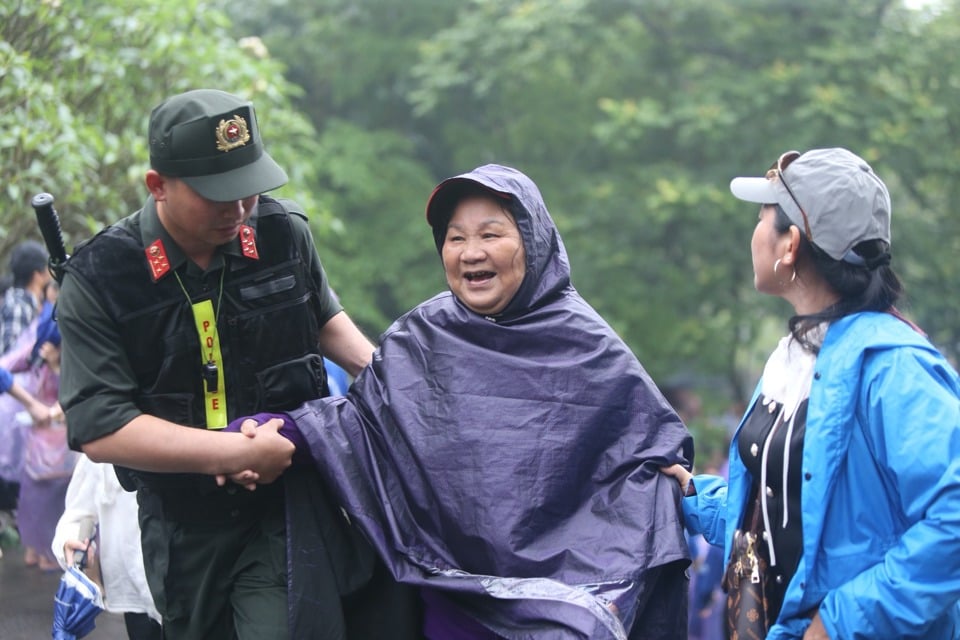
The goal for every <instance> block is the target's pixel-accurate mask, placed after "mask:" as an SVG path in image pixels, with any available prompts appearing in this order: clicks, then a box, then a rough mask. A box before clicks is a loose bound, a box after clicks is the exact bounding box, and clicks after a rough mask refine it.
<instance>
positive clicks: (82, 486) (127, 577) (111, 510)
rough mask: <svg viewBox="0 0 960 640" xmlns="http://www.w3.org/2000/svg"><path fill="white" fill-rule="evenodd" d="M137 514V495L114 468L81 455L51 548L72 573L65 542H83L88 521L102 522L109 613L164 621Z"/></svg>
mask: <svg viewBox="0 0 960 640" xmlns="http://www.w3.org/2000/svg"><path fill="white" fill-rule="evenodd" d="M137 510H138V507H137V494H136V493H132V492H129V491H124V489H123V487H121V486H120V481H119V480H117V474H116V472H115V471H114V468H113V465H110V464H99V463H96V462H92V461H91V460H90V459H89V458H88V457H87V456H85V455H81V456H80V457H79V460H78V461H77V466H76V468H75V469H74V471H73V476H72V477H71V478H70V484H69V486H68V487H67V498H66V501H65V509H64V512H63V515H62V516H60V521H59V522H57V530H56V532H55V533H54V536H53V544H52V545H51V547H52V549H53V554H54V555H55V556H56V558H57V562H59V563H60V566H61V567H63V568H64V570H66V568H67V566H68V563H67V560H66V558H65V557H64V554H63V543H64V542H66V541H67V540H71V539H76V540H82V537H81V535H80V528H81V526H82V525H83V524H84V523H85V522H86V523H89V522H91V521H92V522H93V524H99V526H100V531H99V543H98V545H97V553H99V556H100V575H101V577H102V579H103V599H104V605H105V606H106V609H107V611H110V612H113V613H124V612H133V613H146V614H147V615H149V616H150V617H151V618H153V619H154V620H157V621H160V614H159V613H158V612H157V609H156V607H155V606H154V604H153V597H152V596H151V595H150V589H149V587H148V586H147V577H146V574H145V573H144V569H143V551H142V550H141V548H140V524H139V520H138V517H137ZM71 560H72V559H71Z"/></svg>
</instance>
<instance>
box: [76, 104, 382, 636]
mask: <svg viewBox="0 0 960 640" xmlns="http://www.w3.org/2000/svg"><path fill="white" fill-rule="evenodd" d="M149 147H150V165H151V167H150V169H149V170H148V171H147V173H146V186H147V188H148V190H149V192H150V195H149V197H148V198H147V200H146V202H145V203H144V206H143V208H142V209H140V210H139V211H137V212H136V213H134V214H132V215H131V216H129V217H127V218H125V219H123V220H121V221H119V222H117V223H116V224H114V225H111V226H109V227H107V228H106V229H104V230H103V231H102V232H100V233H99V234H97V235H96V236H95V237H94V238H92V239H91V240H89V241H88V242H86V243H85V244H83V245H81V246H80V247H78V248H77V249H76V250H75V251H74V254H73V256H72V257H71V259H70V260H69V261H68V263H67V265H66V272H65V276H64V279H63V284H62V291H61V294H60V300H59V310H58V317H59V323H60V330H61V333H62V335H63V355H62V378H61V387H60V394H61V395H60V399H61V403H62V405H63V407H64V409H65V411H66V416H67V423H68V424H69V437H70V444H71V446H72V447H73V448H75V449H79V450H82V451H84V452H85V453H86V454H87V455H88V456H89V457H90V458H91V459H92V460H95V461H98V462H109V463H113V464H114V465H116V466H117V467H118V475H119V476H120V479H121V482H122V484H123V485H124V487H125V488H127V489H128V490H134V489H135V490H136V491H137V493H138V502H139V505H140V523H141V529H142V538H143V551H144V563H145V565H146V570H147V577H148V582H149V584H150V589H151V592H152V593H153V597H154V599H155V601H156V605H157V608H158V609H159V611H160V612H161V614H162V616H163V626H164V633H165V637H167V638H175V639H196V640H211V639H219V638H223V639H225V640H226V639H230V638H240V639H241V640H243V639H247V638H249V639H253V638H256V639H257V640H264V639H277V640H279V639H283V638H288V637H294V638H307V637H310V638H313V637H317V638H319V637H343V636H342V632H343V630H344V629H346V628H348V626H349V620H345V618H347V617H348V616H346V615H345V614H344V612H343V610H342V608H341V606H340V599H339V595H342V594H344V593H345V592H347V591H350V590H351V589H353V590H356V589H357V588H358V585H360V586H362V584H363V582H364V581H365V580H366V579H367V578H368V577H369V571H368V572H367V574H365V575H362V576H353V578H354V579H353V580H352V581H351V580H343V579H341V578H342V576H334V577H331V578H330V579H328V580H326V582H325V584H326V585H327V587H328V591H326V592H324V593H322V594H319V595H318V594H317V593H315V592H309V593H307V592H306V591H304V592H303V593H299V591H298V595H299V596H302V595H304V593H307V595H312V596H313V597H316V598H317V600H318V601H322V602H323V603H325V606H324V607H320V608H319V609H318V610H317V613H318V614H321V615H318V617H325V619H323V620H322V621H321V622H320V624H318V628H323V629H332V630H334V631H333V632H332V633H333V635H330V636H325V635H321V632H320V631H315V630H310V631H307V630H304V629H298V628H293V629H290V628H288V614H287V594H288V577H289V576H288V572H287V558H286V550H285V533H286V526H285V517H284V504H285V489H289V488H291V487H292V486H293V485H295V484H296V483H299V482H301V481H302V482H308V481H310V478H305V477H304V474H305V473H310V474H313V473H314V472H312V471H309V472H308V471H307V470H306V468H291V469H289V470H288V471H287V472H286V473H284V474H283V475H282V476H281V473H283V472H284V470H285V469H287V468H288V465H290V461H291V455H292V450H293V446H292V445H291V444H290V443H289V442H288V441H287V440H286V439H285V438H283V437H282V436H280V435H279V434H278V433H277V426H278V424H273V423H271V424H272V428H267V429H266V430H264V429H261V430H260V431H259V432H258V433H257V435H256V436H255V437H245V436H243V435H241V434H237V433H221V432H219V431H218V430H220V429H222V428H223V427H224V426H226V425H227V423H228V422H229V421H230V420H232V419H233V418H235V417H238V416H244V415H249V414H252V413H256V412H259V411H282V410H285V409H291V408H293V407H296V406H298V405H299V404H300V403H302V402H303V401H305V400H307V399H310V398H316V397H320V396H322V395H325V394H326V384H325V374H324V365H323V356H325V355H326V356H329V357H330V358H331V359H332V360H333V361H334V362H336V363H337V364H339V365H341V366H342V367H343V368H345V369H346V370H347V371H348V372H349V373H351V374H352V375H356V374H357V373H358V372H359V371H360V369H361V368H363V367H364V366H365V365H366V364H367V363H368V362H369V360H370V357H371V354H372V352H373V345H372V344H371V343H370V341H369V340H367V338H366V337H364V335H363V334H362V333H361V332H360V331H359V330H358V329H357V327H356V326H355V325H354V323H353V322H352V321H351V320H350V318H349V317H348V316H347V314H346V313H345V312H344V311H343V310H342V308H341V307H340V305H339V303H338V302H337V301H336V300H335V299H334V297H333V296H332V294H331V290H330V287H329V284H328V282H327V277H326V275H325V273H324V270H323V267H322V266H321V263H320V259H319V257H318V255H317V252H316V249H315V246H314V243H313V238H312V236H311V233H310V230H309V227H308V225H307V221H306V217H305V216H304V214H303V213H301V212H300V210H299V207H298V206H297V205H296V204H294V203H292V202H289V201H281V200H277V199H274V198H271V197H268V196H266V195H261V194H263V193H264V192H267V191H270V190H272V189H275V188H277V187H280V186H281V185H283V184H285V183H286V181H287V176H286V174H285V173H284V171H283V169H281V168H280V166H278V165H277V163H276V162H275V161H274V160H273V159H272V158H271V157H270V156H269V155H268V154H267V152H266V151H265V150H264V145H263V141H262V140H261V136H260V130H259V128H258V124H257V120H256V116H255V114H254V109H253V105H252V104H251V103H250V102H248V101H246V100H242V99H240V98H238V97H237V96H234V95H231V94H228V93H224V92H222V91H216V90H206V89H204V90H195V91H188V92H186V93H183V94H180V95H176V96H173V97H171V98H169V99H167V100H166V101H164V102H163V103H161V104H160V105H159V106H157V107H156V108H155V109H154V110H153V112H152V113H151V116H150V124H149ZM231 458H233V463H230V462H228V461H230V460H231ZM236 464H239V465H240V466H236ZM295 473H296V474H299V475H294V474H295ZM214 475H225V476H228V477H231V478H234V479H239V480H240V481H241V483H242V484H244V485H247V486H246V487H244V486H241V485H240V484H234V483H233V482H226V483H224V482H223V480H222V478H221V479H219V481H218V480H217V479H215V478H214ZM275 479H276V481H275V482H274V480H275ZM255 483H259V484H255ZM254 487H255V489H253V490H245V489H252V488H254ZM317 520H319V521H322V523H321V525H319V526H323V527H326V528H328V529H329V528H330V527H331V526H333V527H334V528H336V529H337V530H336V531H335V532H334V533H335V535H333V536H332V537H328V538H327V539H326V540H325V541H324V544H325V545H326V546H325V549H324V553H326V554H327V556H328V558H329V562H326V563H318V566H319V568H317V567H314V572H320V573H324V572H325V571H326V572H332V573H335V572H337V571H341V572H342V571H346V572H347V573H349V571H350V569H349V568H344V567H342V566H341V567H339V568H338V567H337V566H336V565H337V562H338V558H339V557H341V556H342V557H347V556H348V555H350V554H353V555H352V556H350V557H353V558H354V559H355V558H356V557H357V554H358V553H360V554H361V556H362V558H364V561H363V562H359V563H357V566H360V567H366V568H367V569H368V568H369V565H370V563H371V562H373V561H371V560H369V556H367V555H364V553H363V551H364V550H363V548H362V547H359V546H356V545H357V544H358V541H357V540H356V539H355V533H354V532H352V531H351V530H349V525H348V524H347V523H346V522H345V521H344V520H343V518H342V516H341V515H340V512H339V510H337V509H335V508H334V507H332V506H330V505H329V504H325V505H324V506H323V507H322V509H321V512H320V513H319V514H318V518H317ZM318 539H320V540H323V538H322V535H321V537H320V538H318ZM338 545H351V546H350V548H349V549H340V548H339V547H338ZM358 550H359V551H358ZM341 564H342V563H341ZM330 567H333V568H330ZM346 583H350V584H348V585H347V586H344V585H345V584H346ZM331 584H333V585H335V586H334V587H330V585H331ZM337 586H339V590H338V589H337ZM297 588H298V590H305V589H307V587H297ZM358 593H359V594H360V595H358ZM362 594H363V590H362V589H360V591H359V592H356V593H353V595H351V596H350V597H351V598H353V599H355V600H356V599H358V598H360V599H361V600H362ZM331 600H333V601H334V602H330V601H331ZM337 634H340V635H337Z"/></svg>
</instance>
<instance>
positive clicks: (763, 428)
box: [738, 395, 807, 589]
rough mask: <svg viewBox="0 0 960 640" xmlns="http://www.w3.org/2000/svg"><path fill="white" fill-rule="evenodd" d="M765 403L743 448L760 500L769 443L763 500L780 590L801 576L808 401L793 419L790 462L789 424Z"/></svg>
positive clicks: (750, 421) (743, 435) (748, 425)
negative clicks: (763, 468) (796, 574)
mask: <svg viewBox="0 0 960 640" xmlns="http://www.w3.org/2000/svg"><path fill="white" fill-rule="evenodd" d="M764 400H765V398H764V396H762V395H761V396H760V397H759V398H757V403H756V404H755V405H754V408H753V410H752V411H751V412H750V415H749V417H748V418H747V420H746V422H745V423H744V425H743V428H742V429H741V431H740V436H739V438H738V447H739V450H740V457H741V458H742V459H743V463H744V465H745V466H746V467H747V470H748V471H749V472H750V474H751V475H752V476H753V478H754V482H753V488H752V490H751V495H756V492H757V490H758V489H759V488H760V479H761V478H762V477H763V476H762V475H761V471H762V469H761V462H762V460H763V451H764V445H765V443H766V441H767V439H768V438H769V439H770V443H769V447H768V449H767V458H766V464H767V474H766V486H765V487H764V490H763V495H764V497H765V500H766V505H767V514H768V516H769V523H770V531H771V533H772V535H773V549H774V552H775V553H776V558H775V560H776V564H775V565H773V563H771V565H772V566H771V576H772V579H773V581H774V582H775V583H776V584H779V585H782V589H786V586H787V583H788V582H789V581H790V578H791V577H792V576H793V574H794V573H795V572H796V570H797V564H798V563H799V562H800V556H801V554H802V552H803V528H802V525H801V520H800V518H801V514H800V483H801V482H802V467H803V438H804V434H805V432H806V424H807V400H804V401H803V402H801V403H800V406H799V407H798V408H797V411H796V415H795V416H794V418H793V431H792V433H790V444H789V460H788V459H787V456H786V455H785V449H784V444H785V442H786V439H787V434H788V432H789V421H788V422H784V421H783V419H782V417H781V410H782V409H783V405H782V404H780V403H778V402H772V403H770V404H769V405H767V406H765V405H764ZM771 431H772V432H773V433H772V436H771ZM784 466H786V467H787V472H786V487H784ZM784 511H786V514H787V518H786V523H784Z"/></svg>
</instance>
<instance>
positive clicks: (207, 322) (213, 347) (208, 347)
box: [173, 265, 227, 429]
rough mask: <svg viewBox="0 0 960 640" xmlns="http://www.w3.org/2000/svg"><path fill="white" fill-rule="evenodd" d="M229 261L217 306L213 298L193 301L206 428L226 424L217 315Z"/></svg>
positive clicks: (186, 294)
mask: <svg viewBox="0 0 960 640" xmlns="http://www.w3.org/2000/svg"><path fill="white" fill-rule="evenodd" d="M226 270H227V267H226V265H224V266H223V271H221V272H220V293H219V294H218V297H217V309H216V311H214V309H213V300H210V299H206V300H201V301H200V302H191V303H190V308H191V310H192V311H193V322H194V324H195V325H196V329H197V336H198V337H199V338H200V360H201V368H200V375H201V377H202V378H203V382H204V384H203V396H204V398H203V406H204V412H205V413H206V419H207V429H223V428H224V427H226V426H227V391H226V385H225V384H224V379H223V367H221V366H219V364H220V363H221V362H223V356H222V355H221V353H220V334H219V332H218V331H217V319H218V318H219V317H220V303H221V301H222V300H223V274H224V273H225V272H226ZM173 274H174V275H175V276H176V277H177V282H179V283H180V288H181V289H182V290H183V295H185V296H186V297H187V302H190V294H188V293H187V289H186V287H184V286H183V282H182V281H181V280H180V274H179V273H177V272H176V271H174V272H173Z"/></svg>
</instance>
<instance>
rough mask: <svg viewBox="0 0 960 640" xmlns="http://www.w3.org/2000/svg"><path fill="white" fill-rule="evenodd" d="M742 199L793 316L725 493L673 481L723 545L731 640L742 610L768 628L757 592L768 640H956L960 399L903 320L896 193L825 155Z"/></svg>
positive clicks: (759, 284) (791, 157)
mask: <svg viewBox="0 0 960 640" xmlns="http://www.w3.org/2000/svg"><path fill="white" fill-rule="evenodd" d="M730 189H731V191H732V192H733V194H734V195H735V196H736V197H738V198H740V199H741V200H745V201H748V202H754V203H758V204H760V205H761V207H760V214H759V222H758V223H757V226H756V229H755V231H754V234H753V239H752V241H751V253H752V258H753V267H754V284H755V286H756V288H757V290H758V291H760V292H762V293H766V294H769V295H775V296H778V297H781V298H783V299H785V300H787V301H788V302H789V303H790V304H791V305H792V306H793V308H794V310H795V315H794V316H793V317H792V318H791V319H790V321H789V328H790V332H789V335H787V336H786V337H784V338H783V339H782V340H781V341H780V343H779V345H778V346H777V348H776V350H775V351H774V352H773V354H771V356H770V358H769V360H768V361H767V364H766V366H765V368H764V372H763V376H762V378H761V380H760V383H759V384H758V386H757V389H756V391H755V393H754V397H753V399H752V401H751V402H750V405H749V409H748V410H747V412H746V414H745V415H744V417H743V419H742V420H741V423H740V426H739V427H738V429H737V432H736V434H735V435H734V438H733V441H732V444H731V447H730V480H729V482H726V481H724V480H723V479H722V478H719V477H715V476H709V475H696V476H691V474H690V472H689V471H687V470H686V469H685V468H683V467H682V466H679V465H673V466H671V467H668V468H666V469H664V471H665V472H666V473H668V474H669V475H671V476H673V477H675V478H677V480H678V481H679V482H680V486H681V489H682V490H683V492H684V496H685V498H684V499H683V511H684V516H685V518H686V524H687V527H688V528H689V529H690V530H691V531H695V532H699V533H702V534H703V535H704V536H705V537H706V538H707V540H709V541H710V542H711V543H712V544H715V545H722V546H724V547H725V556H726V557H727V558H728V569H727V574H726V579H725V582H726V585H727V586H728V588H729V589H730V591H729V593H728V612H727V613H728V616H727V617H728V621H729V623H728V624H729V626H731V631H733V630H734V629H733V627H735V624H734V622H733V620H732V618H733V617H734V616H735V614H736V613H738V612H741V611H743V612H744V613H747V615H748V616H749V617H750V618H751V619H754V620H756V619H757V618H759V619H760V621H761V622H763V621H764V616H763V611H762V609H763V607H762V606H758V607H756V608H755V611H754V612H753V613H752V614H750V613H748V612H747V611H746V610H747V609H748V607H747V606H746V604H747V600H746V596H745V594H744V593H743V592H742V591H741V589H740V587H739V585H741V584H746V583H749V582H750V581H751V579H752V580H753V581H757V579H758V578H759V583H760V584H761V585H763V587H764V597H765V600H766V609H767V611H766V621H767V623H766V624H765V631H766V637H767V638H801V637H802V638H804V639H805V640H810V639H817V638H873V639H876V638H956V637H958V636H960V608H958V599H960V402H958V396H960V383H958V377H957V373H956V371H954V369H952V368H951V366H950V365H949V364H948V362H947V361H946V360H945V359H944V358H943V356H942V355H941V354H940V353H939V352H938V351H937V349H936V348H934V347H933V346H932V345H931V344H930V342H929V341H928V340H927V339H926V337H925V336H924V335H923V334H922V332H920V330H919V329H918V328H917V327H916V326H914V325H912V324H911V323H910V322H908V321H907V320H905V319H904V318H903V317H902V316H901V315H900V314H899V313H898V312H897V310H896V308H895V306H894V305H895V303H896V302H897V299H898V297H899V295H900V292H901V288H900V283H899V281H898V279H897V277H896V275H895V274H894V272H893V271H892V270H891V268H890V266H889V263H890V253H889V249H890V197H889V194H888V192H887V188H886V186H885V185H884V184H883V182H882V181H881V180H880V179H879V178H878V177H877V176H876V174H875V173H874V172H873V170H872V169H871V168H870V166H869V165H868V164H867V163H866V162H865V161H864V160H863V159H862V158H859V157H858V156H856V155H854V154H853V153H851V152H849V151H847V150H845V149H815V150H811V151H808V152H806V153H803V154H800V153H798V152H795V151H792V152H787V153H785V154H783V155H782V156H781V157H780V159H779V160H778V162H777V163H775V164H774V165H773V167H772V168H771V169H770V171H768V173H767V175H766V177H764V178H736V179H734V180H733V181H732V182H731V184H730ZM751 525H753V526H751ZM751 530H753V532H754V533H755V534H756V538H755V540H756V543H755V546H754V548H752V549H747V548H746V547H747V541H748V540H750V539H751V538H749V537H748V536H746V535H745V533H746V532H749V531H751ZM735 541H736V542H741V544H735ZM735 550H736V552H735ZM751 552H752V553H751ZM754 557H756V558H758V559H759V560H758V561H757V563H756V564H754V563H753V559H754ZM755 567H756V568H755ZM761 569H764V571H763V572H762V574H761V571H760V570H761ZM741 579H742V580H743V581H744V582H743V583H741ZM756 614H760V615H756ZM760 633H761V634H762V633H764V630H761V631H760Z"/></svg>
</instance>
